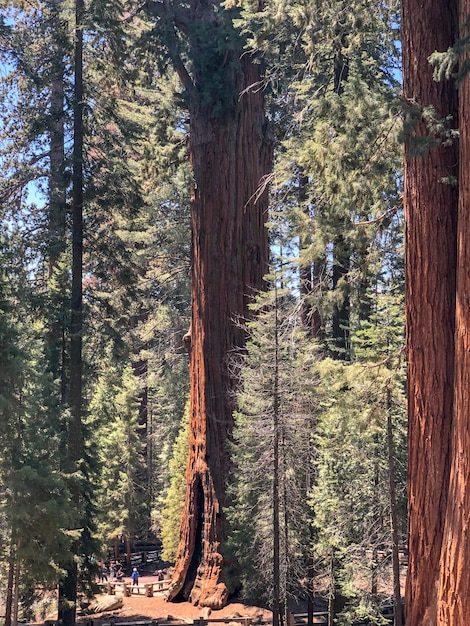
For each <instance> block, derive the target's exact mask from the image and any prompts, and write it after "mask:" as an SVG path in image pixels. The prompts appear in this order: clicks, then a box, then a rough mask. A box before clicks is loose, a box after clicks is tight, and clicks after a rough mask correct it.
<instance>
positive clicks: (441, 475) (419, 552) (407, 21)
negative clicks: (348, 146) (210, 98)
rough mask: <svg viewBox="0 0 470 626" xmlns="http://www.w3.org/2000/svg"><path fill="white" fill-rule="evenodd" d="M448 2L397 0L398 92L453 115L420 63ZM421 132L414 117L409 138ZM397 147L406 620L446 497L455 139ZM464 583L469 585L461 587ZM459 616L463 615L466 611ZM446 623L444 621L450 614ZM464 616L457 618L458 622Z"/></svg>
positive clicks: (446, 85) (427, 588) (424, 576)
mask: <svg viewBox="0 0 470 626" xmlns="http://www.w3.org/2000/svg"><path fill="white" fill-rule="evenodd" d="M456 7H457V2H456V0H424V1H421V2H418V1H417V0H403V3H402V11H403V15H402V18H403V19H402V28H403V78H404V93H405V97H406V98H407V100H408V101H409V103H410V104H415V103H417V104H418V105H421V106H429V105H432V106H434V108H435V109H436V113H437V115H438V117H439V118H444V117H446V116H447V115H449V114H451V115H452V116H453V119H454V120H456V117H457V98H456V91H455V87H454V85H453V83H452V82H451V81H446V82H435V81H434V80H433V76H432V72H433V69H432V67H431V66H430V64H429V62H428V57H429V55H430V54H431V53H432V52H433V51H435V50H441V51H445V50H447V49H448V48H449V47H450V46H452V45H453V43H454V42H455V37H456V32H457V10H456ZM426 134H427V129H426V127H425V124H424V122H423V121H422V119H418V121H417V125H416V127H415V129H414V133H413V135H414V137H415V139H416V140H417V142H419V138H423V136H425V135H426ZM413 142H414V140H413V136H412V137H411V140H410V143H409V144H408V146H407V148H406V153H405V189H404V202H405V220H406V324H407V357H408V412H409V474H408V498H409V570H408V578H407V585H406V623H407V624H411V625H412V626H414V625H416V626H417V625H418V624H419V626H434V625H435V624H436V602H437V593H436V591H437V582H438V579H439V559H440V553H441V545H442V530H443V526H444V518H445V512H446V504H447V489H448V477H449V452H450V448H449V440H450V433H451V420H452V403H453V400H452V396H453V370H454V367H453V358H454V336H453V335H454V326H455V323H454V311H455V267H456V216H457V191H456V187H455V186H453V185H450V184H444V183H443V182H442V179H443V178H448V177H450V176H455V174H456V164H457V151H456V149H455V147H444V146H440V147H434V148H431V149H430V150H429V151H427V152H426V153H425V154H422V155H420V156H416V154H415V153H414V152H413ZM467 591H468V590H467ZM467 618H468V616H467ZM449 624H450V622H449ZM462 624H463V622H462Z"/></svg>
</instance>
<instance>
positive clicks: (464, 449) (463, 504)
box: [437, 0, 470, 626]
mask: <svg viewBox="0 0 470 626" xmlns="http://www.w3.org/2000/svg"><path fill="white" fill-rule="evenodd" d="M469 14H470V1H469V0H461V2H460V16H459V23H460V25H461V28H462V32H461V33H460V36H461V37H468V28H466V27H464V24H465V23H466V22H467V21H468V16H469ZM467 59H468V54H467ZM469 80H470V77H469V76H468V74H467V75H466V76H465V78H464V79H463V82H462V84H461V86H460V89H459V129H460V133H459V213H458V237H457V258H458V261H457V285H456V316H455V330H456V332H455V382H454V421H453V436H452V461H451V473H450V483H449V497H448V500H447V513H446V524H445V529H444V540H443V546H442V556H441V571H440V588H439V614H438V621H437V624H439V626H461V625H462V626H463V625H464V624H468V623H469V616H470V594H469V590H470V567H469V561H470V535H469V532H468V525H469V520H470V489H469V477H470V457H469V451H470V430H469V419H468V414H469V406H470V319H469V298H470V273H469V268H470V246H469V237H470V170H469V163H470V82H469Z"/></svg>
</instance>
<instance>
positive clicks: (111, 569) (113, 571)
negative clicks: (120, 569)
mask: <svg viewBox="0 0 470 626" xmlns="http://www.w3.org/2000/svg"><path fill="white" fill-rule="evenodd" d="M115 578H116V565H115V563H114V561H111V565H110V566H109V579H110V580H114V579H115Z"/></svg>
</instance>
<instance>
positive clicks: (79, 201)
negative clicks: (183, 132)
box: [59, 0, 84, 626]
mask: <svg viewBox="0 0 470 626" xmlns="http://www.w3.org/2000/svg"><path fill="white" fill-rule="evenodd" d="M83 14H84V1H83V0H76V2H75V46H74V70H75V76H74V128H73V171H72V295H71V319H70V395H69V404H70V418H69V422H68V432H67V462H68V466H69V467H68V469H69V471H71V472H72V473H75V472H77V471H78V469H79V464H80V461H81V460H82V457H83V434H82V329H83V323H82V308H83V305H82V276H83V135H84V129H83V97H84V92H83V30H82V28H83ZM72 480H73V481H74V482H73V484H72V490H71V491H72V504H73V506H74V508H75V515H76V522H77V527H78V528H79V527H80V526H81V524H82V520H81V513H80V511H81V489H80V484H79V481H78V480H77V479H76V478H72ZM75 544H76V545H75V553H77V554H79V553H80V552H79V541H78V540H76V542H75ZM65 570H66V574H65V579H64V580H63V581H62V583H61V585H60V586H59V619H60V620H61V621H62V624H63V626H74V624H75V620H76V603H77V584H78V569H77V564H76V562H75V560H72V561H71V562H70V563H68V564H67V565H66V567H65Z"/></svg>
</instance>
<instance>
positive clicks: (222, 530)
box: [167, 52, 272, 608]
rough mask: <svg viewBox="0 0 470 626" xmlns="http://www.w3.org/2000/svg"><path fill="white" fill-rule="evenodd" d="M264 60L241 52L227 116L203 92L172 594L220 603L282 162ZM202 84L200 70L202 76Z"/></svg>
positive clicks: (197, 107)
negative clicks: (236, 390) (274, 190)
mask: <svg viewBox="0 0 470 626" xmlns="http://www.w3.org/2000/svg"><path fill="white" fill-rule="evenodd" d="M259 67H260V66H259V65H257V64H255V63H253V59H252V57H251V55H250V54H248V53H246V52H245V53H244V54H243V55H241V59H240V67H239V70H238V72H236V74H235V80H236V83H235V88H236V93H235V94H234V96H235V97H234V99H233V106H231V107H230V106H229V107H228V108H227V110H226V111H225V112H224V113H223V114H222V115H219V116H216V117H213V116H212V115H211V112H210V110H208V109H207V107H206V106H203V105H202V104H201V101H200V99H199V98H198V97H197V95H194V94H193V99H192V104H191V105H190V155H191V163H192V167H193V174H194V187H193V192H192V202H191V223H192V250H193V266H192V323H191V347H190V441H189V444H190V451H189V460H188V466H187V494H186V502H185V506H184V512H183V518H182V524H181V539H180V544H179V548H178V553H177V559H176V564H175V573H174V576H173V581H172V585H171V588H170V591H169V594H168V596H167V599H170V600H171V599H174V598H176V597H178V596H180V597H183V598H185V599H189V600H190V601H191V602H192V603H194V604H199V605H201V606H208V607H211V608H220V607H222V606H223V605H224V604H225V603H226V602H227V598H228V588H227V584H226V580H225V577H224V566H225V565H226V562H225V557H224V549H223V545H224V541H225V539H226V532H227V529H226V521H225V516H224V505H225V503H226V496H225V490H226V481H227V475H228V471H229V466H230V461H229V457H228V451H227V441H228V438H229V437H230V433H231V431H232V426H233V418H232V412H233V387H234V380H233V377H232V376H231V374H230V372H229V370H228V359H229V356H230V354H231V353H232V352H233V351H234V350H237V349H238V348H239V347H241V346H243V344H244V333H243V331H242V330H241V328H240V326H239V324H237V318H240V317H245V316H246V315H247V312H248V309H247V305H248V303H249V301H250V300H251V298H252V297H253V295H254V293H255V292H256V291H257V290H258V289H260V288H261V286H262V283H263V275H264V274H265V273H266V271H267V268H268V238H267V231H266V228H265V226H264V223H265V221H266V210H267V193H266V190H264V191H260V185H262V182H263V180H264V177H265V176H266V175H267V174H268V173H269V171H270V167H271V161H272V155H271V151H272V150H271V145H270V141H269V140H268V134H267V127H266V121H265V117H264V102H263V93H262V90H261V89H260V85H259V80H260V77H259ZM195 83H196V88H197V87H198V84H197V76H196V81H195Z"/></svg>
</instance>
